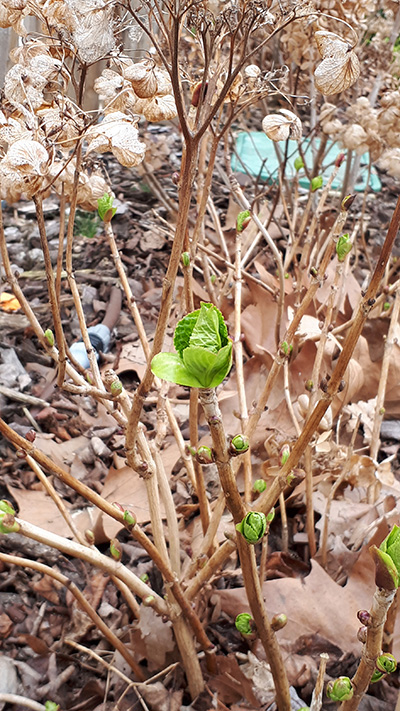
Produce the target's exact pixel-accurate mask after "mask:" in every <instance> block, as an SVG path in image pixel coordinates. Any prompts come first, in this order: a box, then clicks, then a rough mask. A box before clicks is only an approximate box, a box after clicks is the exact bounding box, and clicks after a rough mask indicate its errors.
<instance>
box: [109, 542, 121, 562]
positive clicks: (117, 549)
mask: <svg viewBox="0 0 400 711" xmlns="http://www.w3.org/2000/svg"><path fill="white" fill-rule="evenodd" d="M110 553H111V556H112V558H114V560H121V558H122V549H121V544H120V542H119V541H118V540H117V538H112V539H111V541H110Z"/></svg>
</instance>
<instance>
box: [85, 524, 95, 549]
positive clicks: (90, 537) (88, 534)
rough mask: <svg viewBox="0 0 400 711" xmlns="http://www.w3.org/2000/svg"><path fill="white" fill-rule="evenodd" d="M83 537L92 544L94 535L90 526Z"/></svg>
mask: <svg viewBox="0 0 400 711" xmlns="http://www.w3.org/2000/svg"><path fill="white" fill-rule="evenodd" d="M85 538H86V540H87V542H88V543H89V545H91V546H94V542H95V537H94V533H93V531H92V530H91V529H90V528H87V529H86V531H85Z"/></svg>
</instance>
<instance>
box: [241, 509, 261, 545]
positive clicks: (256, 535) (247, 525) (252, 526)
mask: <svg viewBox="0 0 400 711" xmlns="http://www.w3.org/2000/svg"><path fill="white" fill-rule="evenodd" d="M266 529H267V519H266V517H265V514H263V513H260V512H258V511H250V512H249V513H248V514H247V515H246V516H245V517H244V519H243V521H241V522H240V523H238V524H236V530H237V531H239V533H241V534H242V536H243V538H245V539H246V541H247V543H251V544H252V545H254V544H255V543H258V541H261V539H262V537H263V536H264V534H265V531H266Z"/></svg>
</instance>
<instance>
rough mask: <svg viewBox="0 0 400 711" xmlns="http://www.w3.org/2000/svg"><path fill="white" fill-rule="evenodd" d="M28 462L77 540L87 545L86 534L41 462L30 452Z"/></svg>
mask: <svg viewBox="0 0 400 711" xmlns="http://www.w3.org/2000/svg"><path fill="white" fill-rule="evenodd" d="M26 462H27V464H29V466H30V468H31V469H32V470H33V471H34V472H35V474H36V476H37V478H38V479H39V481H40V482H41V483H42V484H43V486H44V488H45V489H46V491H47V493H48V495H49V496H51V498H52V499H53V501H54V503H55V505H56V506H57V508H58V510H59V512H60V514H61V516H62V517H63V519H64V521H65V522H66V524H67V526H68V527H69V528H70V529H71V532H72V535H73V536H75V538H76V540H77V541H78V542H79V543H80V544H81V545H83V546H86V545H87V544H88V543H87V541H86V540H85V538H84V536H82V534H81V533H80V532H79V530H78V529H77V527H76V526H75V523H74V521H73V519H72V516H71V514H70V513H69V511H68V509H67V507H66V506H65V504H64V501H63V500H62V498H61V496H60V495H59V494H57V492H56V490H55V488H54V486H53V484H52V483H51V481H50V480H49V479H48V478H47V476H46V474H45V473H44V471H43V469H42V468H41V467H40V466H39V464H38V463H37V462H35V460H34V459H33V457H31V456H30V455H29V454H28V456H27V457H26Z"/></svg>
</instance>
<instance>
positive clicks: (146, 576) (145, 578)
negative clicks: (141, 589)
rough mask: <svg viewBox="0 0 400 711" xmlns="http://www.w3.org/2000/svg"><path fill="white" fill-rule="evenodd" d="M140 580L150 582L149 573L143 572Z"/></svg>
mask: <svg viewBox="0 0 400 711" xmlns="http://www.w3.org/2000/svg"><path fill="white" fill-rule="evenodd" d="M140 580H141V581H142V583H148V582H149V576H148V575H147V573H143V575H141V576H140Z"/></svg>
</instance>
